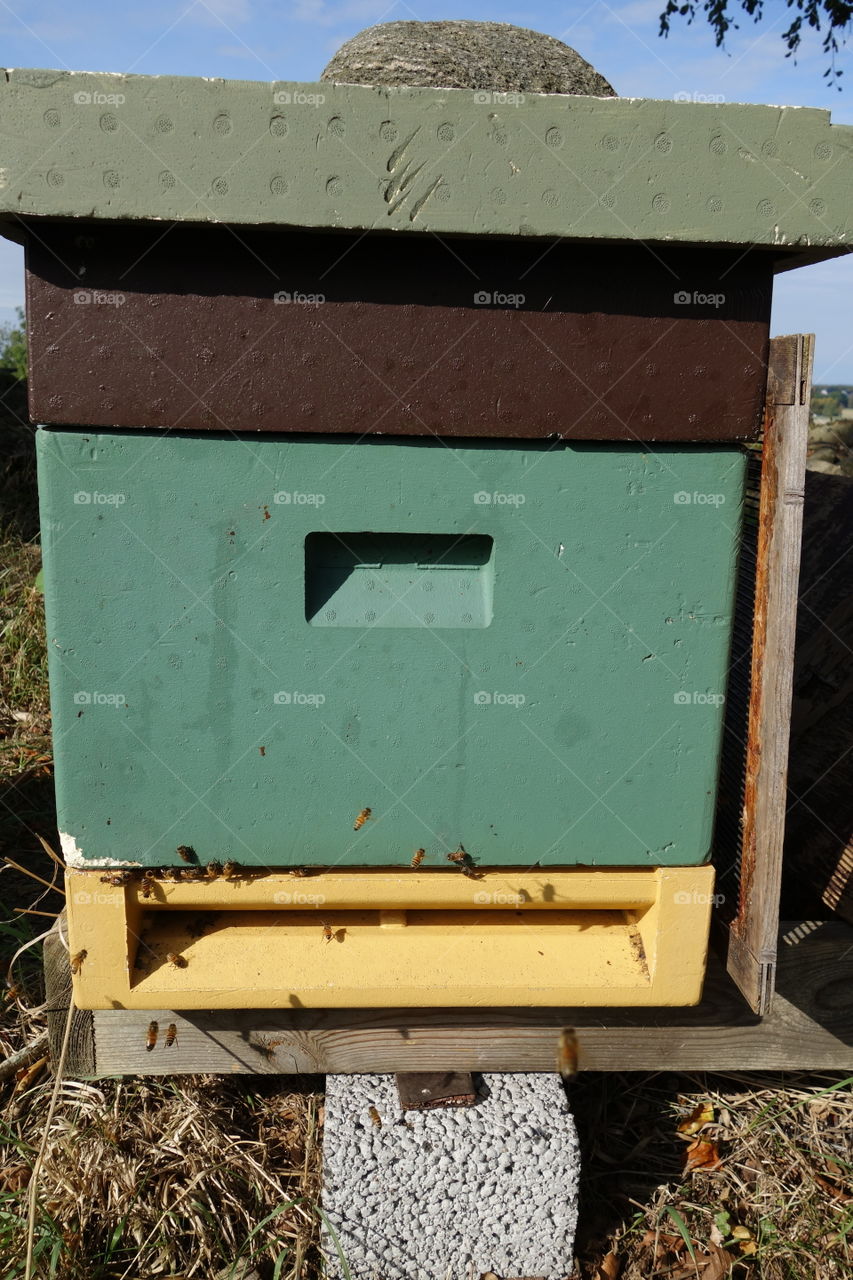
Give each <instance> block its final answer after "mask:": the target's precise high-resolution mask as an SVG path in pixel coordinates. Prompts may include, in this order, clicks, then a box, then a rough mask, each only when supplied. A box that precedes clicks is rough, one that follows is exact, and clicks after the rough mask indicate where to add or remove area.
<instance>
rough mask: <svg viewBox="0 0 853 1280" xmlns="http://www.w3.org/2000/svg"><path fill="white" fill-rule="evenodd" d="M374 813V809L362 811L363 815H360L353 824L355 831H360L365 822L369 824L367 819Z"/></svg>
mask: <svg viewBox="0 0 853 1280" xmlns="http://www.w3.org/2000/svg"><path fill="white" fill-rule="evenodd" d="M372 812H373V810H372V809H362V811H361V813H360V814H359V815H358V817H357V818H356V820H355V822H354V823H353V824H352V829H353V831H360V830H361V828H362V827H363V826H364V824H365V822H367V819H368V818H369V817H370V815H371V814H372Z"/></svg>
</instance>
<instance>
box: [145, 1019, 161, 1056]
mask: <svg viewBox="0 0 853 1280" xmlns="http://www.w3.org/2000/svg"><path fill="white" fill-rule="evenodd" d="M159 1030H160V1024H159V1022H149V1023H148V1034H147V1035H146V1037H145V1048H146V1049H147V1050H148V1052H149V1053H150V1052H151V1050H152V1049H153V1048H154V1046H155V1044H156V1043H157V1032H158V1031H159Z"/></svg>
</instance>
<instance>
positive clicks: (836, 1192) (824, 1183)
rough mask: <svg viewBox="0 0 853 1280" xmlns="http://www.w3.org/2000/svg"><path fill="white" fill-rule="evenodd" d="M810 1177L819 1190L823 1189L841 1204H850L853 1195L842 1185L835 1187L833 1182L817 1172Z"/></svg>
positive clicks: (852, 1200)
mask: <svg viewBox="0 0 853 1280" xmlns="http://www.w3.org/2000/svg"><path fill="white" fill-rule="evenodd" d="M812 1177H813V1178H814V1180H815V1182H816V1183H817V1185H818V1186H819V1187H820V1188H821V1190H823V1191H825V1192H826V1193H827V1195H830V1196H832V1198H833V1200H839V1201H840V1202H841V1203H842V1204H850V1203H851V1202H853V1196H851V1195H850V1194H849V1193H848V1192H846V1191H845V1190H844V1189H843V1188H842V1187H836V1186H835V1184H834V1183H833V1182H830V1181H829V1180H828V1179H827V1178H822V1177H821V1175H820V1174H819V1173H813V1174H812Z"/></svg>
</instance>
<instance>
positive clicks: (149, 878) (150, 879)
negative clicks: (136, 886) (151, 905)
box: [140, 871, 154, 898]
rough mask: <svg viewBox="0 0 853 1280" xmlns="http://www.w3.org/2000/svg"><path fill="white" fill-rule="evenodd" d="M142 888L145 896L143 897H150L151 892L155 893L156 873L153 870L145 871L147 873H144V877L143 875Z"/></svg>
mask: <svg viewBox="0 0 853 1280" xmlns="http://www.w3.org/2000/svg"><path fill="white" fill-rule="evenodd" d="M140 888H141V889H142V896H143V898H150V897H151V894H152V893H153V891H154V874H153V872H151V871H146V872H145V874H144V875H143V877H142V882H141V885H140Z"/></svg>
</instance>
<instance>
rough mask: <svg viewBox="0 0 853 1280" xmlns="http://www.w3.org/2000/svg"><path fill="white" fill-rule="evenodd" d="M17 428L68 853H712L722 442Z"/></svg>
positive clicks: (726, 615) (305, 856) (725, 507)
mask: <svg viewBox="0 0 853 1280" xmlns="http://www.w3.org/2000/svg"><path fill="white" fill-rule="evenodd" d="M38 446H39V480H40V487H41V493H42V523H43V530H44V560H45V593H46V602H47V610H48V635H49V652H50V671H51V688H52V697H53V716H54V733H55V735H56V741H57V745H58V748H59V752H58V762H59V767H58V770H57V795H58V806H59V826H60V829H61V831H62V832H63V846H64V848H65V852H66V855H67V856H69V857H70V858H73V859H74V861H75V862H77V865H83V863H82V862H81V861H80V860H81V859H83V860H85V863H86V864H90V865H92V864H98V863H101V864H109V863H122V862H132V863H138V864H140V865H146V866H154V865H158V864H163V863H169V862H174V861H175V860H176V859H175V848H176V846H177V845H180V844H184V845H190V846H192V847H193V848H194V849H195V850H196V852H197V854H198V856H199V858H200V859H201V860H202V861H208V860H209V859H212V858H215V859H220V860H222V859H224V858H228V857H230V858H234V859H238V860H239V861H240V862H241V863H243V864H245V865H247V866H251V865H265V864H267V865H272V866H276V865H288V864H302V863H311V864H324V865H328V864H333V865H340V866H350V865H364V864H367V865H375V866H381V865H397V866H399V865H400V864H401V863H407V862H408V861H409V859H410V858H411V856H412V853H413V852H414V850H415V849H416V848H418V847H423V848H424V849H426V850H427V856H428V859H429V862H431V863H433V864H436V863H441V862H444V861H445V854H446V852H447V851H452V850H455V849H457V848H458V846H459V845H460V843H461V844H462V845H463V846H464V847H465V849H466V850H467V851H468V852H469V854H470V855H471V856H472V858H474V859H475V860H476V861H477V862H478V863H481V864H487V865H519V864H529V863H532V862H537V861H538V862H540V863H542V864H543V865H568V864H579V863H582V864H592V865H600V864H602V865H603V864H607V865H620V864H621V865H639V866H650V865H661V864H664V865H686V864H695V863H700V862H703V861H704V860H705V859H706V858H707V857H708V855H709V851H710V847H711V822H712V815H713V808H714V794H715V786H716V772H717V757H718V752H719V746H720V736H721V726H722V715H723V701H724V692H725V685H726V664H727V658H728V651H729V622H730V618H731V610H732V595H733V582H734V574H735V567H736V558H737V545H738V528H739V520H740V512H741V501H742V492H743V475H744V456H743V453H742V451H741V450H740V449H738V448H736V447H735V448H724V447H718V446H713V447H694V448H686V447H671V446H670V447H666V448H663V449H658V450H656V451H655V452H654V453H650V452H648V451H646V450H645V449H643V448H641V447H638V446H629V447H626V446H624V445H578V444H562V445H557V446H554V445H553V444H550V445H545V444H538V445H531V444H529V443H516V442H513V443H508V442H492V443H488V444H486V443H480V444H478V443H464V444H460V443H458V442H457V443H455V444H454V447H453V448H452V449H450V448H447V447H446V446H445V445H444V444H443V443H442V442H437V441H400V440H362V441H360V442H357V443H353V442H351V441H349V440H346V441H341V440H338V441H334V440H333V441H329V440H316V439H314V440H311V439H304V438H295V439H294V438H290V439H288V438H283V437H266V438H263V439H260V440H258V439H251V440H250V439H246V438H245V437H241V438H240V439H233V438H223V437H220V436H207V437H206V438H202V439H199V438H197V437H193V436H186V435H185V436H160V435H158V436H153V437H152V436H151V435H148V434H143V433H138V434H132V433H129V432H128V433H124V434H104V435H101V434H83V433H80V432H67V431H53V430H50V431H48V430H42V431H40V432H39V436H38ZM364 530H369V531H370V532H369V533H365V532H363V531H364ZM365 808H370V809H371V810H372V817H371V818H370V820H369V821H367V822H365V823H364V825H363V826H362V828H361V829H360V830H359V831H358V832H355V831H354V830H353V824H354V819H355V817H356V815H357V814H358V813H359V812H360V811H361V810H362V809H365ZM445 865H446V863H445Z"/></svg>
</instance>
